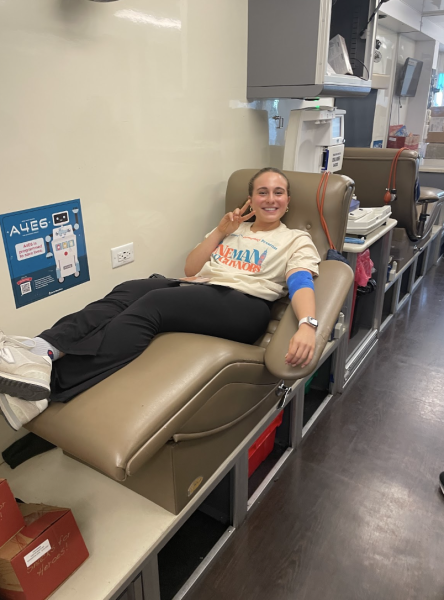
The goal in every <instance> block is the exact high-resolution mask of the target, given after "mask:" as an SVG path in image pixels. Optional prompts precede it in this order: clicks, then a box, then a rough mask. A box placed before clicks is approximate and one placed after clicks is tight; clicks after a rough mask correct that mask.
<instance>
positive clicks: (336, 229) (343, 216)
mask: <svg viewBox="0 0 444 600" xmlns="http://www.w3.org/2000/svg"><path fill="white" fill-rule="evenodd" d="M258 171H259V169H241V170H239V171H235V172H234V173H233V174H232V175H231V177H230V179H229V180H228V186H227V193H226V197H225V209H226V211H227V212H229V211H232V210H234V209H235V208H238V207H241V206H242V205H243V204H244V203H245V201H246V200H247V198H248V183H249V181H250V179H251V178H252V177H253V175H254V174H255V173H257V172H258ZM283 172H284V173H285V175H286V176H287V177H288V179H289V181H290V196H291V200H290V205H289V211H288V213H286V214H285V215H284V217H283V219H282V221H283V223H285V225H286V226H287V227H288V228H290V229H300V230H301V231H308V233H309V234H310V235H311V237H312V239H313V242H314V244H315V246H316V248H317V250H318V252H319V254H320V256H321V258H322V259H325V257H326V255H327V251H328V249H329V245H328V241H327V238H326V236H325V233H324V230H323V229H322V225H321V220H320V218H319V213H318V208H317V204H316V192H317V189H318V186H319V182H320V179H321V175H320V174H318V173H300V172H296V171H283ZM353 189H354V183H353V181H352V180H351V179H350V178H349V177H345V176H343V175H331V176H330V179H329V181H328V187H327V193H326V196H325V203H324V217H325V220H326V221H327V225H328V229H329V232H330V236H331V238H332V240H333V243H334V245H335V246H336V248H337V249H338V250H342V245H343V243H344V237H345V229H346V226H347V215H348V209H349V206H350V200H351V197H352V194H353Z"/></svg>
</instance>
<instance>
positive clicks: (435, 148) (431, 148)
mask: <svg viewBox="0 0 444 600" xmlns="http://www.w3.org/2000/svg"><path fill="white" fill-rule="evenodd" d="M425 158H439V159H444V144H426V151H425Z"/></svg>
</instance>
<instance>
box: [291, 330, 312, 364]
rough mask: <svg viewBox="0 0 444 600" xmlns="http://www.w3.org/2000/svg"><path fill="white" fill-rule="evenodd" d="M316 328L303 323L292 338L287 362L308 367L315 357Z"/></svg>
mask: <svg viewBox="0 0 444 600" xmlns="http://www.w3.org/2000/svg"><path fill="white" fill-rule="evenodd" d="M315 339H316V330H315V329H313V327H311V326H310V325H307V324H305V323H304V324H302V325H301V326H300V327H299V329H298V330H297V332H296V333H295V334H294V336H293V337H292V338H291V340H290V346H289V348H288V353H287V354H286V355H285V362H286V364H287V365H291V366H292V367H297V366H299V365H300V366H302V367H306V366H307V365H308V364H309V363H310V362H311V359H312V358H313V353H314V349H315Z"/></svg>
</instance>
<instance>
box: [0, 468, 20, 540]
mask: <svg viewBox="0 0 444 600" xmlns="http://www.w3.org/2000/svg"><path fill="white" fill-rule="evenodd" d="M24 526H25V521H24V520H23V517H22V513H21V512H20V510H19V508H18V505H17V503H16V501H15V498H14V496H13V494H12V492H11V489H10V487H9V485H8V482H7V481H6V479H0V546H3V544H5V543H6V542H7V541H8V540H9V539H11V538H12V536H13V535H15V534H16V533H17V532H18V531H20V529H21V528H22V527H24Z"/></svg>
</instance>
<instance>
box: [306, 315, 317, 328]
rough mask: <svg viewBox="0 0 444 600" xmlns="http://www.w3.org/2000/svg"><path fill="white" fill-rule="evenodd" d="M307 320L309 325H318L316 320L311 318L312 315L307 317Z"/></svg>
mask: <svg viewBox="0 0 444 600" xmlns="http://www.w3.org/2000/svg"><path fill="white" fill-rule="evenodd" d="M308 321H309V323H310V325H313V327H317V326H318V322H317V320H316V319H313V317H308Z"/></svg>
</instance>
